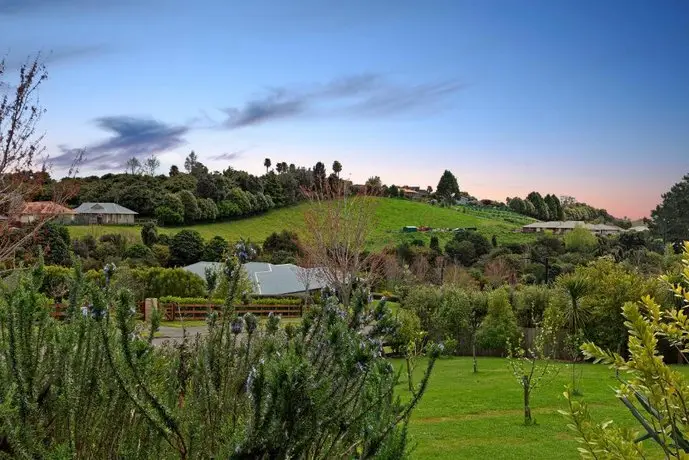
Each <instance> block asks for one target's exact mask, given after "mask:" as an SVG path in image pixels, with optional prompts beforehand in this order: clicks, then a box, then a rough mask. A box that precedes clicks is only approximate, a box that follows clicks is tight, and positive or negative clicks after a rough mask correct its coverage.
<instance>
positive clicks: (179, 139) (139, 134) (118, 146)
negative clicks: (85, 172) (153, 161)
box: [51, 116, 189, 170]
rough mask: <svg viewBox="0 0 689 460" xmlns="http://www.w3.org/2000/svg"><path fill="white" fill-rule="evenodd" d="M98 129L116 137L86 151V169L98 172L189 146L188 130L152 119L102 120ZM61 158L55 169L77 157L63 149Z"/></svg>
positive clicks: (98, 121)
mask: <svg viewBox="0 0 689 460" xmlns="http://www.w3.org/2000/svg"><path fill="white" fill-rule="evenodd" d="M94 121H95V123H96V125H97V126H98V127H100V128H101V129H103V130H104V131H108V132H110V133H112V136H111V137H110V138H108V139H106V140H104V141H102V142H99V143H96V144H93V145H90V146H87V147H85V150H86V157H85V159H84V162H83V165H84V166H86V167H90V168H93V169H96V170H109V169H118V168H122V167H124V164H125V162H126V161H127V160H128V159H130V158H132V157H144V156H148V155H153V154H160V153H164V152H167V151H169V150H172V149H175V148H177V147H180V146H182V145H184V144H186V139H185V136H186V134H187V133H188V132H189V127H188V126H173V125H168V124H165V123H163V122H160V121H157V120H154V119H151V118H136V117H128V116H112V117H101V118H97V119H96V120H94ZM60 150H61V151H62V154H61V155H58V156H57V157H55V158H52V159H51V162H52V164H53V165H55V166H58V167H64V166H65V165H66V164H67V163H68V162H70V161H71V159H72V158H73V157H74V152H75V151H76V150H75V149H72V148H69V147H67V146H60Z"/></svg>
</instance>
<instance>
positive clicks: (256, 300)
mask: <svg viewBox="0 0 689 460" xmlns="http://www.w3.org/2000/svg"><path fill="white" fill-rule="evenodd" d="M158 300H159V301H160V302H162V303H176V304H180V305H203V304H206V303H208V302H209V299H208V298H206V297H176V296H163V297H160V298H159V299H158ZM224 302H225V299H223V298H213V299H210V303H212V304H214V305H222V304H223V303H224ZM302 302H303V301H302V299H300V298H298V297H252V298H251V300H250V303H251V305H301V303H302Z"/></svg>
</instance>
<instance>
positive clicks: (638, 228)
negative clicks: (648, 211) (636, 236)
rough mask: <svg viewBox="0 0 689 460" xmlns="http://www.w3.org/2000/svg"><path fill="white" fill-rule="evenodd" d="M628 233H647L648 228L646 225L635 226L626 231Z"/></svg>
mask: <svg viewBox="0 0 689 460" xmlns="http://www.w3.org/2000/svg"><path fill="white" fill-rule="evenodd" d="M627 231H628V232H647V231H648V226H646V225H637V226H635V227H632V228H630V229H627Z"/></svg>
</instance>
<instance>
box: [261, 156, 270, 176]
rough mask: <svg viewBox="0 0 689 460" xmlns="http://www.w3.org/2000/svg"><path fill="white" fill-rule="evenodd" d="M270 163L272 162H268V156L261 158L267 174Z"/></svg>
mask: <svg viewBox="0 0 689 460" xmlns="http://www.w3.org/2000/svg"><path fill="white" fill-rule="evenodd" d="M271 164H272V163H271V162H270V158H266V159H265V160H263V166H265V167H266V174H268V170H269V169H270V165H271Z"/></svg>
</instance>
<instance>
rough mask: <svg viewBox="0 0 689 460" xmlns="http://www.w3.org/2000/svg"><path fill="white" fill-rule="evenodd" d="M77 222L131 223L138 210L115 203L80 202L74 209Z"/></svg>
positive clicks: (98, 223)
mask: <svg viewBox="0 0 689 460" xmlns="http://www.w3.org/2000/svg"><path fill="white" fill-rule="evenodd" d="M74 212H75V213H76V216H75V221H76V222H77V223H79V224H97V225H100V224H124V225H127V224H133V223H134V217H135V216H136V215H137V214H138V212H135V211H132V210H131V209H127V208H125V207H124V206H120V205H119V204H117V203H81V205H79V207H78V208H76V209H75V210H74Z"/></svg>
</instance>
